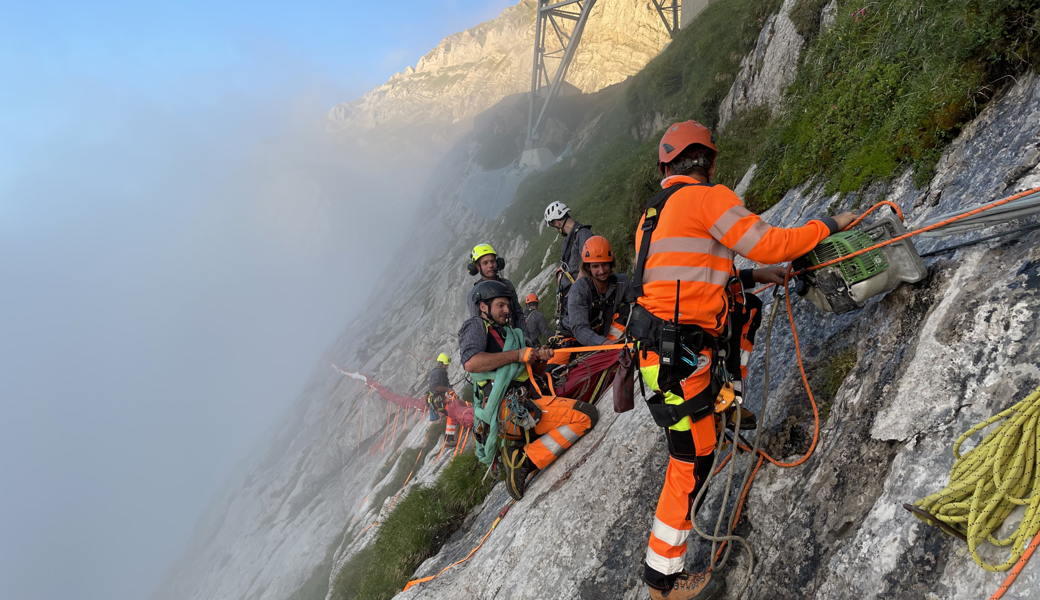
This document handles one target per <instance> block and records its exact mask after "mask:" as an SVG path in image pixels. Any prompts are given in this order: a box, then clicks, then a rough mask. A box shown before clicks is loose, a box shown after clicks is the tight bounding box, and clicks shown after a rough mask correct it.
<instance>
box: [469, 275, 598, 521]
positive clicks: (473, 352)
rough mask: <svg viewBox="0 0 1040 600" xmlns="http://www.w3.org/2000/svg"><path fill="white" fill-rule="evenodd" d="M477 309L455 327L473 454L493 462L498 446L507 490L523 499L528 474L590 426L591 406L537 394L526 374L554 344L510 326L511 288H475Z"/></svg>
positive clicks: (544, 358)
mask: <svg viewBox="0 0 1040 600" xmlns="http://www.w3.org/2000/svg"><path fill="white" fill-rule="evenodd" d="M474 296H475V301H474V304H475V305H476V307H477V311H478V313H479V314H478V315H477V316H475V317H471V318H469V319H467V320H466V321H465V322H464V323H463V324H462V328H461V329H459V353H460V355H461V360H462V363H463V367H464V368H465V369H466V371H468V372H469V373H470V374H471V377H472V379H473V382H474V400H475V411H474V432H475V433H476V436H477V446H476V452H477V458H478V459H480V461H481V462H482V463H484V464H486V465H491V464H493V462H494V460H495V456H496V452H497V451H496V448H497V447H498V446H499V445H501V444H502V442H500V439H501V440H506V441H508V442H511V443H509V445H503V447H502V451H501V453H502V459H503V460H502V462H503V464H504V466H505V475H506V489H507V490H508V492H509V495H510V496H512V497H513V498H514V499H515V500H520V499H521V498H523V496H524V492H525V490H526V489H527V483H528V479H529V476H531V475H532V474H533V473H535V472H536V471H539V470H541V469H544V468H546V467H547V466H549V465H550V464H551V463H552V462H553V461H554V460H556V459H557V458H559V457H560V455H562V454H563V452H564V451H565V450H567V448H570V447H571V446H572V445H573V444H574V443H575V442H577V441H578V438H580V437H581V436H583V435H585V434H586V433H587V432H588V431H589V430H591V429H592V428H593V427H594V426H595V424H596V421H597V419H598V418H599V413H598V412H597V411H596V407H595V406H592V405H591V404H587V403H585V402H578V401H576V400H571V399H568V398H560V397H557V396H549V395H540V394H539V392H538V389H539V388H536V387H535V385H533V383H532V381H531V380H530V376H531V374H532V373H533V374H535V375H536V376H537V375H539V373H538V372H536V371H534V370H533V369H532V370H529V369H528V365H529V364H530V365H534V366H537V367H539V369H538V370H539V371H544V365H545V361H547V360H548V359H550V358H552V355H553V350H552V349H551V348H548V347H545V346H542V347H541V348H527V347H525V346H524V341H523V332H522V331H521V330H520V329H517V328H514V327H511V326H510V322H511V319H510V316H511V315H510V310H511V308H510V304H511V288H509V287H506V286H505V285H504V284H503V283H502V282H500V281H494V280H492V281H482V282H480V283H478V284H477V285H476V287H474Z"/></svg>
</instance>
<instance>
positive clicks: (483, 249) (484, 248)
mask: <svg viewBox="0 0 1040 600" xmlns="http://www.w3.org/2000/svg"><path fill="white" fill-rule="evenodd" d="M488 254H493V255H494V256H495V259H496V260H495V264H497V265H498V270H499V271H501V270H502V269H504V268H506V259H504V258H502V257H501V256H499V255H498V252H495V249H494V248H492V247H491V244H477V245H476V246H473V251H472V252H470V253H469V259H470V260H469V263H467V264H466V271H467V272H468V273H469V274H470V275H476V274H477V273H479V272H480V269H479V268H477V261H479V260H480V259H481V257H484V256H487V255H488Z"/></svg>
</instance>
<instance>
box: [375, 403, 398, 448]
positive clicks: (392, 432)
mask: <svg viewBox="0 0 1040 600" xmlns="http://www.w3.org/2000/svg"><path fill="white" fill-rule="evenodd" d="M400 416H401V407H400V406H398V407H397V410H395V411H394V424H393V426H392V427H391V428H390V451H391V452H393V451H394V440H396V439H397V419H398V418H399V417H400ZM383 447H384V448H385V447H386V438H385V437H384V438H383ZM379 451H380V452H382V451H383V449H382V448H380V449H379Z"/></svg>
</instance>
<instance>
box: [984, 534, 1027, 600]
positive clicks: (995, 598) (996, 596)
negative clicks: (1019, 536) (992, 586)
mask: <svg viewBox="0 0 1040 600" xmlns="http://www.w3.org/2000/svg"><path fill="white" fill-rule="evenodd" d="M1037 546H1040V534H1038V535H1035V536H1033V541H1032V542H1030V544H1029V547H1028V548H1026V551H1025V554H1023V555H1022V558H1020V559H1018V562H1017V563H1015V566H1014V568H1012V569H1011V573H1010V574H1009V575H1008V576H1007V579H1005V580H1004V583H1002V584H1000V587H999V588H997V591H996V592H994V593H993V595H992V596H990V598H989V600H1000V598H1001V597H1003V596H1004V592H1006V591H1008V588H1010V587H1011V584H1012V583H1015V579H1016V578H1018V574H1019V573H1021V572H1022V567H1024V566H1026V563H1027V562H1029V557H1030V556H1032V555H1033V552H1034V551H1035V550H1036V547H1037Z"/></svg>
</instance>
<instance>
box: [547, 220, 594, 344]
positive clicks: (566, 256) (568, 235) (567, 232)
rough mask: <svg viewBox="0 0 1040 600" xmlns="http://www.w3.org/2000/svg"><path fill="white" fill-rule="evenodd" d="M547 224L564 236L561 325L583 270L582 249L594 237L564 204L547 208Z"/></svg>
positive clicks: (559, 305)
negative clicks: (569, 297)
mask: <svg viewBox="0 0 1040 600" xmlns="http://www.w3.org/2000/svg"><path fill="white" fill-rule="evenodd" d="M545 224H546V225H548V226H549V227H552V228H553V229H555V230H556V231H558V232H560V235H562V236H563V253H562V259H561V262H560V268H559V269H557V270H556V301H557V308H556V311H557V315H558V318H559V320H560V323H557V326H559V325H560V324H561V323H562V320H563V318H564V317H566V315H567V294H568V293H569V292H570V288H571V285H573V284H574V281H575V280H576V279H577V278H578V270H579V269H580V268H581V249H582V248H583V247H584V246H585V242H587V241H589V238H590V237H592V228H591V227H590V226H588V225H582V224H581V223H579V222H577V221H575V220H574V218H573V217H571V209H570V208H568V207H567V205H566V204H564V203H563V202H553V203H552V204H550V205H549V206H546V207H545Z"/></svg>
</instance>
